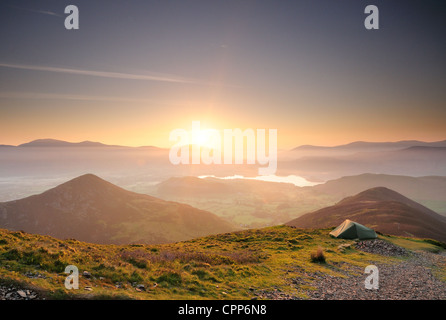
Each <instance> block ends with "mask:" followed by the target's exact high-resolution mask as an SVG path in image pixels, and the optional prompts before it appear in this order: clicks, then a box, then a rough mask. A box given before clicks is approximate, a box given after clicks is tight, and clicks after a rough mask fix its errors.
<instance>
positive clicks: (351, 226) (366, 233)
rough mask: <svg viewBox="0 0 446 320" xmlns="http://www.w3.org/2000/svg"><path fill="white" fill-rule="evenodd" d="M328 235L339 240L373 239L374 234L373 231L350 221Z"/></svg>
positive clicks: (346, 221)
mask: <svg viewBox="0 0 446 320" xmlns="http://www.w3.org/2000/svg"><path fill="white" fill-rule="evenodd" d="M330 235H331V236H333V237H335V238H341V239H357V238H358V239H360V240H362V239H375V238H376V237H377V236H376V233H375V231H374V230H372V229H370V228H367V227H365V226H363V225H362V224H359V223H357V222H354V221H351V220H348V219H347V220H345V221H344V222H343V223H341V224H340V225H339V226H338V227H336V229H334V230H333V231H332V232H330Z"/></svg>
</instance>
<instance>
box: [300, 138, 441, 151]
mask: <svg viewBox="0 0 446 320" xmlns="http://www.w3.org/2000/svg"><path fill="white" fill-rule="evenodd" d="M410 147H446V140H443V141H436V142H424V141H418V140H403V141H397V142H366V141H355V142H351V143H348V144H343V145H338V146H333V147H326V146H314V145H302V146H299V147H296V148H294V149H292V150H293V151H300V150H336V149H341V150H342V149H344V150H345V149H382V150H385V149H404V148H410Z"/></svg>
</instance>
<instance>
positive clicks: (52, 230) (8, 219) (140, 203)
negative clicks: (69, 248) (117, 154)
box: [0, 174, 234, 244]
mask: <svg viewBox="0 0 446 320" xmlns="http://www.w3.org/2000/svg"><path fill="white" fill-rule="evenodd" d="M0 227H1V228H6V229H10V230H24V231H26V232H31V233H37V234H47V235H51V236H54V237H57V238H62V239H65V238H75V239H78V240H81V241H89V242H94V243H117V244H122V243H134V242H140V243H163V242H173V241H181V240H186V239H191V238H194V237H199V236H204V235H209V234H215V233H224V232H228V231H232V230H234V228H233V227H232V226H231V225H230V224H229V223H227V222H226V221H224V220H222V219H220V218H218V217H217V216H215V215H213V214H212V213H210V212H206V211H203V210H199V209H196V208H193V207H191V206H189V205H185V204H180V203H175V202H169V201H164V200H161V199H158V198H155V197H151V196H148V195H143V194H138V193H134V192H130V191H127V190H124V189H122V188H120V187H117V186H115V185H113V184H111V183H109V182H107V181H105V180H102V179H101V178H99V177H97V176H95V175H92V174H86V175H83V176H80V177H78V178H75V179H73V180H70V181H68V182H66V183H64V184H61V185H59V186H57V187H55V188H53V189H50V190H48V191H46V192H44V193H42V194H39V195H34V196H30V197H27V198H24V199H21V200H16V201H9V202H3V203H0Z"/></svg>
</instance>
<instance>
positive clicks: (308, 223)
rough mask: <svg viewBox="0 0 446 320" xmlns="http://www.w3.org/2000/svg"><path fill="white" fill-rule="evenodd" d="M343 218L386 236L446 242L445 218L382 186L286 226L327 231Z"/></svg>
mask: <svg viewBox="0 0 446 320" xmlns="http://www.w3.org/2000/svg"><path fill="white" fill-rule="evenodd" d="M346 219H350V220H353V221H356V222H358V223H361V224H364V225H366V226H369V227H371V228H373V229H375V230H376V231H379V232H382V233H386V234H392V235H398V236H412V237H413V236H415V237H420V238H432V239H435V240H439V241H442V242H446V218H445V217H443V216H441V215H439V214H438V213H436V212H434V211H432V210H430V209H428V208H426V207H425V206H423V205H421V204H419V203H417V202H415V201H413V200H411V199H409V198H407V197H405V196H404V195H402V194H400V193H398V192H396V191H393V190H391V189H388V188H385V187H376V188H371V189H367V190H365V191H363V192H360V193H359V194H356V195H354V196H350V197H347V198H344V199H342V200H341V201H339V202H338V203H336V204H335V205H333V206H329V207H326V208H323V209H320V210H317V211H313V212H310V213H307V214H304V215H302V216H301V217H299V218H296V219H293V220H291V221H289V222H287V223H286V225H288V226H293V227H298V228H328V227H336V226H337V225H339V224H340V223H342V222H343V221H344V220H346Z"/></svg>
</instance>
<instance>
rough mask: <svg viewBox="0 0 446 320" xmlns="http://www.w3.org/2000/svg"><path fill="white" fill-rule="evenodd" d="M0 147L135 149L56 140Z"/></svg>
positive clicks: (42, 140)
mask: <svg viewBox="0 0 446 320" xmlns="http://www.w3.org/2000/svg"><path fill="white" fill-rule="evenodd" d="M0 147H42V148H48V147H95V148H101V147H113V148H135V147H128V146H121V145H109V144H104V143H101V142H94V141H88V140H87V141H82V142H68V141H64V140H57V139H37V140H33V141H30V142H27V143H22V144H19V145H17V146H12V145H4V144H2V145H0ZM136 148H155V149H162V148H158V147H154V146H141V147H136Z"/></svg>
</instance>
